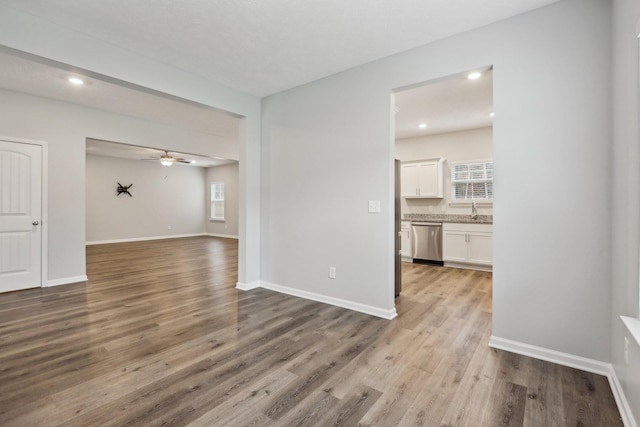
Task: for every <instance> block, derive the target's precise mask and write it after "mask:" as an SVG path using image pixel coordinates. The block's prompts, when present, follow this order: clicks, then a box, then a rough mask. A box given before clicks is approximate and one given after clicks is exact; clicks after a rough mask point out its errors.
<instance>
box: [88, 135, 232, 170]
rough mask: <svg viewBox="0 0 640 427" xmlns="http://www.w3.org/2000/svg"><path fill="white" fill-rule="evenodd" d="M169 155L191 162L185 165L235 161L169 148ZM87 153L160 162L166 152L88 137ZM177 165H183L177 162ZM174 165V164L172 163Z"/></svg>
mask: <svg viewBox="0 0 640 427" xmlns="http://www.w3.org/2000/svg"><path fill="white" fill-rule="evenodd" d="M167 151H168V155H169V156H171V157H174V158H177V159H182V160H185V161H187V162H190V163H189V165H187V164H184V166H198V167H202V168H207V167H211V166H220V165H225V164H228V163H235V161H234V160H226V159H221V158H219V157H215V158H211V157H205V156H200V155H197V154H192V153H184V152H178V151H171V150H167ZM87 154H89V155H92V156H107V157H116V158H119V159H128V160H144V161H155V162H158V163H160V156H162V155H164V154H165V152H164V151H162V150H158V149H157V148H149V147H141V146H137V145H128V144H122V143H117V142H111V141H102V140H100V139H93V138H87ZM176 165H182V164H181V163H176ZM172 166H173V165H172Z"/></svg>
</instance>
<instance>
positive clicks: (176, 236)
mask: <svg viewBox="0 0 640 427" xmlns="http://www.w3.org/2000/svg"><path fill="white" fill-rule="evenodd" d="M198 236H208V234H207V233H195V234H172V235H170V236H151V237H134V238H131V239H113V240H94V241H92V242H86V243H85V245H86V246H91V245H106V244H109V243H127V242H144V241H146V240H163V239H179V238H181V237H198Z"/></svg>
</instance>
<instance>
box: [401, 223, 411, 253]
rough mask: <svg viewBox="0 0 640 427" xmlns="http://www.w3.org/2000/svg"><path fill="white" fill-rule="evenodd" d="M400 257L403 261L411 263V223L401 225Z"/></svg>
mask: <svg viewBox="0 0 640 427" xmlns="http://www.w3.org/2000/svg"><path fill="white" fill-rule="evenodd" d="M400 238H401V246H400V248H401V249H400V255H401V256H402V260H403V261H411V257H412V255H411V221H402V222H401V223H400Z"/></svg>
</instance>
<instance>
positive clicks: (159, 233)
mask: <svg viewBox="0 0 640 427" xmlns="http://www.w3.org/2000/svg"><path fill="white" fill-rule="evenodd" d="M86 172H87V181H86V182H87V187H86V191H87V196H86V197H87V199H86V200H87V207H86V212H87V242H88V243H91V242H95V243H99V242H105V241H106V242H108V241H113V240H137V239H145V238H161V237H163V236H167V237H170V236H182V235H194V234H196V235H197V234H203V233H204V231H205V230H204V226H203V224H204V214H205V198H204V197H203V194H204V191H205V190H204V189H205V173H206V170H205V169H204V168H199V167H195V166H188V165H181V164H175V165H172V166H171V167H165V166H162V165H161V164H160V162H157V161H140V160H137V161H136V160H125V159H116V158H113V157H104V156H87V158H86ZM118 183H120V184H121V185H123V186H128V185H132V187H131V188H130V189H129V193H130V194H131V196H129V195H127V194H124V193H122V194H120V195H118V193H117V192H116V187H117V184H118Z"/></svg>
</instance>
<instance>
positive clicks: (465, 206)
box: [392, 66, 494, 313]
mask: <svg viewBox="0 0 640 427" xmlns="http://www.w3.org/2000/svg"><path fill="white" fill-rule="evenodd" d="M392 103H393V104H392V108H393V110H394V117H393V119H392V120H393V122H394V126H393V129H394V148H395V159H396V168H397V169H398V170H397V172H396V176H397V177H398V178H397V179H399V183H398V182H397V185H396V206H397V207H396V214H395V220H396V228H397V229H398V231H397V234H396V236H398V238H397V248H396V252H395V253H396V255H395V256H396V261H397V262H396V265H397V266H398V267H396V280H397V281H398V280H399V281H400V282H399V283H398V284H397V285H396V298H397V297H399V296H402V295H403V289H404V286H403V285H404V283H402V282H403V281H407V280H411V281H412V282H415V279H416V277H417V276H422V277H423V278H424V280H432V281H433V280H441V279H442V280H445V281H447V280H453V279H448V277H449V276H450V275H449V273H450V272H451V271H452V270H451V269H459V270H461V271H460V274H461V275H462V276H464V275H465V274H471V272H473V271H481V272H491V271H492V269H493V253H492V241H493V237H492V236H493V119H494V113H493V67H491V66H486V67H480V68H477V69H474V70H469V71H467V72H464V73H459V74H456V75H453V76H448V77H446V78H443V79H438V80H436V81H430V82H426V83H421V84H416V85H412V86H410V87H405V88H400V89H397V90H395V91H394V92H393V93H392ZM420 264H428V265H431V266H435V267H421V266H420ZM398 268H399V269H400V271H398ZM403 271H404V274H403ZM465 271H466V272H467V273H465ZM489 277H490V275H489ZM409 278H411V279H409ZM407 284H408V285H409V283H407ZM443 286H444V285H443ZM411 288H412V289H406V290H405V293H409V294H411V293H414V294H415V293H416V292H419V285H418V288H417V287H416V283H412V284H411ZM396 302H398V300H396ZM401 312H402V310H400V313H401Z"/></svg>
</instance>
